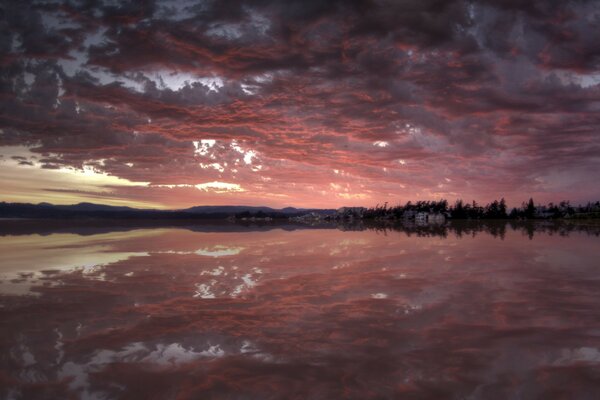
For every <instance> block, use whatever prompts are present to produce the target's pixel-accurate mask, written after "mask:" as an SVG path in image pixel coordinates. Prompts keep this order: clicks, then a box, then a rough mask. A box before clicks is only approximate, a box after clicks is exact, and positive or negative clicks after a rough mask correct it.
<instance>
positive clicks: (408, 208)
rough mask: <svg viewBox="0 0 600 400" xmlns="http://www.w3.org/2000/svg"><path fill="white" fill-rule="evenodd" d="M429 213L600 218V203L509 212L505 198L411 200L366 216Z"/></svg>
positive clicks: (399, 216) (470, 216)
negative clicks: (452, 202)
mask: <svg viewBox="0 0 600 400" xmlns="http://www.w3.org/2000/svg"><path fill="white" fill-rule="evenodd" d="M419 212H426V213H433V214H443V215H444V216H445V217H447V218H452V219H553V218H600V201H596V202H595V203H592V202H589V203H587V204H586V205H578V206H572V205H571V203H570V202H569V201H561V202H560V203H548V204H545V205H542V204H538V205H536V204H535V202H534V201H533V198H530V199H529V200H528V201H526V202H523V203H522V204H521V206H520V207H514V208H512V209H510V210H509V209H508V207H507V206H506V201H505V200H504V198H502V199H500V200H494V201H492V202H490V203H488V204H486V205H481V204H478V203H477V202H476V201H475V200H473V201H472V202H470V203H468V202H464V201H463V200H461V199H459V200H456V202H455V203H454V204H449V203H448V201H447V200H445V199H442V200H439V201H417V202H414V203H413V202H411V201H408V202H407V203H406V204H404V205H396V206H388V203H387V202H386V203H384V204H383V205H377V206H375V207H373V208H368V209H366V210H365V212H364V213H363V218H367V219H369V218H370V219H406V218H412V217H414V216H415V214H416V213H419Z"/></svg>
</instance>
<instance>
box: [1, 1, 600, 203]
mask: <svg viewBox="0 0 600 400" xmlns="http://www.w3.org/2000/svg"><path fill="white" fill-rule="evenodd" d="M189 3H190V4H188V2H168V1H156V2H147V3H144V4H145V5H143V6H142V5H128V6H125V5H122V6H119V5H111V4H103V3H102V2H99V3H98V4H97V5H96V6H95V7H89V6H87V7H84V6H81V7H79V6H75V5H73V4H69V3H64V4H60V2H59V3H56V4H51V5H47V6H45V7H36V6H30V5H28V4H24V3H19V2H15V4H9V5H7V13H6V15H10V16H11V17H10V18H8V24H9V25H10V26H9V30H10V32H11V33H10V34H7V35H3V37H4V38H3V39H2V40H3V41H4V43H3V46H2V52H3V57H2V61H1V62H2V66H3V68H2V71H1V72H0V82H1V84H2V88H3V90H2V93H3V94H2V97H1V99H0V101H1V102H2V107H1V110H2V111H1V114H0V166H1V168H0V186H1V187H2V188H3V189H2V191H1V192H0V200H4V201H19V202H34V203H36V202H40V201H49V202H52V203H62V204H65V203H76V202H79V201H92V202H96V203H106V204H127V205H133V206H145V207H161V208H179V207H187V206H192V205H206V204H247V205H267V206H273V207H284V206H298V207H324V208H325V207H339V206H343V205H365V206H373V205H375V204H377V203H383V202H386V201H387V202H389V203H391V204H396V203H399V202H401V203H404V202H406V201H407V200H419V199H428V200H435V199H440V198H446V199H448V200H450V201H453V200H454V199H456V198H463V199H465V200H468V201H470V200H471V199H475V200H477V201H479V202H482V203H486V202H489V201H491V200H493V199H495V198H500V197H505V198H506V199H507V201H508V203H509V205H518V204H520V203H521V202H522V201H524V200H526V199H528V198H529V197H530V196H533V197H534V199H535V200H536V202H549V201H560V200H564V199H570V200H572V201H573V202H575V203H577V202H586V201H589V200H597V199H598V198H600V178H599V176H600V174H598V170H599V166H600V157H599V154H600V136H599V133H598V127H599V126H600V116H599V115H600V113H599V111H600V85H599V82H600V49H599V47H598V46H597V41H596V39H597V35H594V32H596V31H597V26H598V20H599V18H600V17H599V16H598V13H597V11H596V7H594V5H593V4H592V3H589V4H588V3H584V2H582V3H577V5H570V4H568V3H562V2H561V3H559V4H554V5H551V4H549V3H548V2H541V1H540V2H528V3H527V5H523V6H522V7H521V6H517V5H511V6H504V7H499V6H496V5H494V4H487V2H477V3H473V4H471V3H464V2H461V1H448V2H444V4H443V5H441V6H440V5H439V4H438V2H431V1H420V2H417V3H414V4H412V3H411V4H412V5H410V7H409V5H408V4H404V3H403V2H390V3H389V4H388V3H385V2H379V3H374V2H373V3H372V2H365V3H364V4H363V3H361V2H357V3H352V4H350V3H349V2H317V1H315V2H311V1H302V2H293V1H292V2H283V3H277V2H255V1H242V2H235V3H233V4H229V3H228V2H215V3H201V5H202V6H201V7H200V6H198V4H196V5H195V6H194V4H191V3H194V2H189ZM511 4H512V3H511ZM515 4H516V3H515ZM78 7H79V8H78Z"/></svg>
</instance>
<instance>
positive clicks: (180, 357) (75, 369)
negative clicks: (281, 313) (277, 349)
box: [57, 340, 274, 400]
mask: <svg viewBox="0 0 600 400" xmlns="http://www.w3.org/2000/svg"><path fill="white" fill-rule="evenodd" d="M237 348H238V349H239V350H236V347H235V346H232V347H231V350H230V351H228V352H226V351H225V350H224V349H223V348H222V347H221V346H220V345H219V344H215V345H213V344H210V343H207V344H206V345H205V346H204V347H203V349H202V350H199V349H197V348H195V347H193V346H189V347H186V346H184V345H182V344H181V343H168V344H165V343H157V344H154V345H152V344H147V343H143V342H134V343H130V344H128V345H126V346H124V347H123V348H122V349H121V350H117V351H115V350H108V349H103V350H98V351H96V352H95V353H94V354H93V355H92V356H91V357H90V359H89V361H87V362H85V363H80V362H74V361H68V362H65V363H64V364H63V365H62V366H61V368H60V370H58V372H57V375H58V378H59V379H61V380H62V379H68V380H70V382H69V388H70V389H71V390H73V391H76V392H78V393H79V395H80V398H82V399H89V400H96V399H106V398H110V395H109V394H108V393H104V392H102V391H99V390H97V389H95V388H94V385H93V384H92V382H90V375H91V374H94V373H98V372H101V371H102V370H103V369H104V368H106V367H107V366H109V365H111V364H114V363H138V364H139V363H142V364H149V367H150V368H169V367H175V366H179V365H183V364H187V363H192V362H196V361H203V360H205V361H211V360H214V359H217V358H223V357H226V356H235V355H238V356H239V355H242V356H247V357H252V358H254V359H256V360H259V361H261V362H273V361H274V357H273V356H272V355H270V354H268V353H265V352H263V351H261V350H260V349H259V348H258V347H257V346H256V345H255V344H254V343H252V342H251V341H248V340H243V341H242V343H241V345H238V346H237Z"/></svg>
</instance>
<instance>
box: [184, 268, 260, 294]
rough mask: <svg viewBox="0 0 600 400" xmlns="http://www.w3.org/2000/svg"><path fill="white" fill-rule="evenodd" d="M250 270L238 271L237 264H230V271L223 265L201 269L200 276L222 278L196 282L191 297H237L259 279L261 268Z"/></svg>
mask: <svg viewBox="0 0 600 400" xmlns="http://www.w3.org/2000/svg"><path fill="white" fill-rule="evenodd" d="M251 271H252V272H251V273H245V274H242V273H240V272H238V267H237V266H232V267H231V271H230V272H228V271H227V270H226V268H225V267H223V266H218V267H216V268H214V269H212V270H206V271H202V272H201V273H200V276H204V275H208V276H212V277H221V276H222V279H221V280H219V278H213V279H211V280H209V281H208V282H202V283H196V285H195V286H196V290H195V292H194V295H193V297H196V298H201V299H215V298H218V297H238V296H239V295H240V294H242V293H244V292H246V291H248V290H250V289H252V288H254V287H255V286H256V284H257V283H258V281H259V280H260V275H261V274H262V273H263V270H262V269H261V268H257V267H254V268H252V269H251ZM240 281H241V282H240Z"/></svg>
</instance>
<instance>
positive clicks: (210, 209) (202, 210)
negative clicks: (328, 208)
mask: <svg viewBox="0 0 600 400" xmlns="http://www.w3.org/2000/svg"><path fill="white" fill-rule="evenodd" d="M179 211H184V212H190V213H198V214H214V213H227V214H237V213H242V212H246V211H248V212H250V213H257V212H259V211H262V212H264V213H278V212H279V213H284V214H297V213H300V212H306V211H308V210H306V209H305V208H294V207H286V208H282V209H280V210H279V209H275V208H271V207H257V206H195V207H190V208H186V209H184V210H179Z"/></svg>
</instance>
